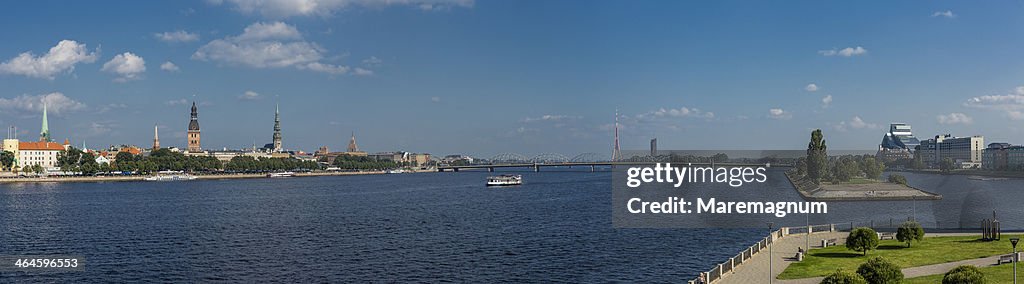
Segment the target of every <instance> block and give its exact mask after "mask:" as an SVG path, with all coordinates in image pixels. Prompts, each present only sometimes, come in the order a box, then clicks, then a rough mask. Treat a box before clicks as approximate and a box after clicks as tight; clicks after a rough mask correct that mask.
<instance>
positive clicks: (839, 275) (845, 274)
mask: <svg viewBox="0 0 1024 284" xmlns="http://www.w3.org/2000/svg"><path fill="white" fill-rule="evenodd" d="M867 283H868V282H867V281H865V280H864V277H861V276H860V275H859V274H857V273H853V272H849V271H845V270H842V269H836V271H835V272H832V274H829V275H828V276H825V279H822V280H821V284H867Z"/></svg>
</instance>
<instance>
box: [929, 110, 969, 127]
mask: <svg viewBox="0 0 1024 284" xmlns="http://www.w3.org/2000/svg"><path fill="white" fill-rule="evenodd" d="M936 119H938V121H939V123H940V124H971V123H972V122H974V119H972V118H971V117H970V116H967V115H966V114H963V113H959V112H954V113H950V114H940V115H938V116H936Z"/></svg>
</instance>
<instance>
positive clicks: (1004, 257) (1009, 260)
mask: <svg viewBox="0 0 1024 284" xmlns="http://www.w3.org/2000/svg"><path fill="white" fill-rule="evenodd" d="M1003 263H1013V255H1012V254H1007V255H1000V256H999V260H996V265H1000V264H1003Z"/></svg>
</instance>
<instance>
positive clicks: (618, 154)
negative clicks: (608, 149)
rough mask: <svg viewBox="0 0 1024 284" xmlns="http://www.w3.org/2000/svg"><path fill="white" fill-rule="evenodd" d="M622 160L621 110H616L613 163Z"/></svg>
mask: <svg viewBox="0 0 1024 284" xmlns="http://www.w3.org/2000/svg"><path fill="white" fill-rule="evenodd" d="M620 159H622V153H621V152H620V151H619V110H618V109H616V110H615V146H614V147H613V149H612V162H615V161H618V160H620Z"/></svg>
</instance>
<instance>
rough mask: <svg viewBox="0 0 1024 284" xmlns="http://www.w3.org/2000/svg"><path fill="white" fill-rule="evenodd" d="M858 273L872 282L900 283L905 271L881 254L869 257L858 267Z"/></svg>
mask: <svg viewBox="0 0 1024 284" xmlns="http://www.w3.org/2000/svg"><path fill="white" fill-rule="evenodd" d="M857 274H860V276H861V277H864V280H866V281H867V282H868V283H870V284H898V283H900V282H903V271H900V267H899V266H898V265H896V264H895V263H892V262H890V261H889V260H886V259H885V258H882V257H880V256H876V257H873V258H871V259H868V261H866V262H864V263H863V264H861V265H860V267H857Z"/></svg>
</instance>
